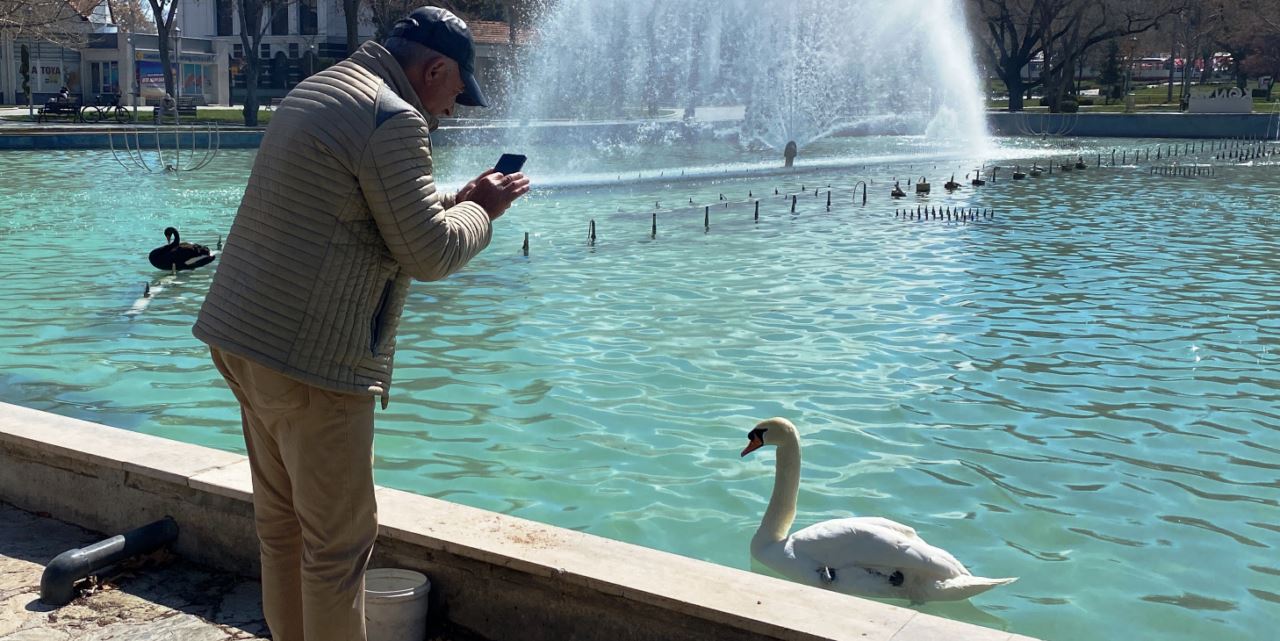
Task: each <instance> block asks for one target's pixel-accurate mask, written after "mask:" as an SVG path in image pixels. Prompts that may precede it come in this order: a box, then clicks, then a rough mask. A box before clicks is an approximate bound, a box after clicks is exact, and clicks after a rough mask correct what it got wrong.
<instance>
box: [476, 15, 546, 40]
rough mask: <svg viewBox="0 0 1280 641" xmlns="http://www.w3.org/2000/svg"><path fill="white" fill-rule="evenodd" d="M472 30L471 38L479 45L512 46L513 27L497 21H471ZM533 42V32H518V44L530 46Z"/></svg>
mask: <svg viewBox="0 0 1280 641" xmlns="http://www.w3.org/2000/svg"><path fill="white" fill-rule="evenodd" d="M467 26H468V27H470V29H471V37H472V39H474V40H475V41H476V43H477V44H484V45H509V44H511V25H509V24H507V23H505V22H498V21H495V20H471V21H468V22H467ZM532 41H533V32H532V31H531V30H528V29H523V30H519V31H517V32H516V43H517V44H522V45H523V44H529V43H530V42H532Z"/></svg>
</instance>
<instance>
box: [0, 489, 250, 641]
mask: <svg viewBox="0 0 1280 641" xmlns="http://www.w3.org/2000/svg"><path fill="white" fill-rule="evenodd" d="M102 538H104V537H103V536H102V535H100V534H96V533H93V532H89V531H87V530H83V529H81V528H78V527H75V526H72V525H68V524H66V523H62V522H60V521H56V520H53V519H48V518H41V517H39V516H36V515H34V514H31V513H29V512H24V511H22V510H18V509H16V508H14V507H12V506H9V505H5V504H3V503H0V641H64V640H69V639H75V640H76V641H228V640H230V639H233V638H234V639H237V640H240V639H244V640H250V639H261V638H263V637H264V636H265V635H266V625H265V624H264V623H263V621H262V606H261V596H260V594H259V591H258V587H257V582H256V581H254V580H252V579H245V578H243V577H237V576H234V575H231V574H227V573H223V572H217V571H214V570H210V569H207V568H203V567H201V566H197V565H195V564H192V563H190V562H187V561H183V560H181V559H176V558H174V557H172V556H169V555H167V554H157V555H153V556H152V557H149V558H146V559H143V560H141V561H139V562H134V563H128V562H126V563H125V564H121V565H119V566H117V568H116V569H115V570H113V575H112V576H108V577H106V582H105V583H104V585H102V586H101V587H99V588H98V589H97V590H94V591H92V592H91V593H88V594H84V595H82V596H80V597H79V598H77V599H76V600H74V601H72V602H71V603H69V604H67V605H65V606H63V607H61V608H54V607H52V606H49V605H47V604H45V603H42V602H41V601H40V600H39V596H40V593H39V589H40V588H39V586H40V575H41V573H43V572H44V565H43V564H44V563H46V562H48V560H50V559H52V558H53V557H54V556H57V555H58V554H60V553H62V552H64V551H66V550H69V549H72V548H78V547H83V546H85V545H88V544H90V543H93V542H96V541H99V540H101V539H102Z"/></svg>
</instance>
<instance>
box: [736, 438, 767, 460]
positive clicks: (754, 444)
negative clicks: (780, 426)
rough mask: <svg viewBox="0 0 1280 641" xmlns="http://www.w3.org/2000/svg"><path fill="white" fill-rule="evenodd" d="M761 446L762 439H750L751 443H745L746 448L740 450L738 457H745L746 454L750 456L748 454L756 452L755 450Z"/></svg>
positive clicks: (762, 444)
mask: <svg viewBox="0 0 1280 641" xmlns="http://www.w3.org/2000/svg"><path fill="white" fill-rule="evenodd" d="M762 446H764V439H762V438H752V439H751V442H749V443H747V446H746V447H744V448H742V454H739V456H746V455H748V454H750V453H752V452H754V451H756V450H758V449H760V448H761V447H762Z"/></svg>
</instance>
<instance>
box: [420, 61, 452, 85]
mask: <svg viewBox="0 0 1280 641" xmlns="http://www.w3.org/2000/svg"><path fill="white" fill-rule="evenodd" d="M446 65H448V62H447V61H446V60H445V58H444V56H440V57H438V58H436V59H435V60H432V61H431V62H428V63H427V64H426V69H424V70H423V75H424V76H425V77H426V79H427V80H438V79H440V78H441V77H443V76H444V71H445V66H446Z"/></svg>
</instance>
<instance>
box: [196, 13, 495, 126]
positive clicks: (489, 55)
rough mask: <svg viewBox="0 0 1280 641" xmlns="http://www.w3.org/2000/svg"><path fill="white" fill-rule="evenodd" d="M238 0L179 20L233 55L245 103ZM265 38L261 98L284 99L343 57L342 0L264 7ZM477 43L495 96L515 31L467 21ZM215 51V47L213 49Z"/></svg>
mask: <svg viewBox="0 0 1280 641" xmlns="http://www.w3.org/2000/svg"><path fill="white" fill-rule="evenodd" d="M238 4H239V3H238V2H236V0H179V2H178V11H177V14H176V17H175V21H176V23H177V26H178V28H180V29H181V30H182V34H183V35H184V36H192V37H195V38H199V39H202V40H210V41H212V42H214V43H217V44H218V45H222V46H224V47H225V48H226V50H227V51H228V52H229V61H228V69H229V76H228V82H229V84H230V97H231V99H232V100H234V101H236V102H241V101H243V99H244V95H245V74H244V71H243V70H244V65H245V60H246V52H245V51H244V47H243V44H242V42H241V39H240V16H239V11H238ZM263 13H264V16H263V22H262V28H263V30H264V34H265V35H264V36H263V38H262V43H261V44H260V45H259V47H258V51H256V52H249V54H250V55H257V56H258V58H259V59H260V60H261V66H260V68H259V69H260V75H259V78H258V99H259V100H260V101H262V102H263V103H266V102H267V100H269V99H270V98H278V97H282V96H284V95H285V94H286V93H288V91H289V90H290V89H292V88H293V87H294V85H296V84H298V82H300V81H301V80H302V79H303V78H306V77H307V76H309V75H311V74H312V73H315V72H317V71H320V70H321V69H323V68H325V67H327V66H329V65H331V64H333V63H335V62H337V61H339V60H342V59H343V58H345V57H346V56H347V55H348V52H347V28H346V17H345V16H344V14H343V11H342V2H341V0H287V1H285V2H279V3H276V4H275V5H274V6H273V5H272V4H270V3H268V4H266V5H265V6H264V12H263ZM358 24H359V29H360V32H359V37H358V41H359V42H364V41H366V40H369V39H371V38H373V37H374V27H373V20H372V16H371V14H370V13H369V12H368V10H367V8H364V7H363V6H362V9H361V16H360V20H359V22H358ZM469 24H470V26H471V30H472V34H473V36H474V37H475V41H476V75H477V77H478V78H479V79H480V82H481V84H482V85H484V87H483V88H484V89H485V90H486V91H487V93H488V94H489V95H495V93H497V91H496V90H497V89H498V87H499V86H500V85H501V83H502V81H503V79H504V78H505V66H506V63H505V61H506V60H508V59H509V58H510V56H511V52H512V46H513V43H512V42H511V30H510V29H509V28H508V27H507V24H506V23H503V22H492V21H469ZM215 48H217V47H215Z"/></svg>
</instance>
